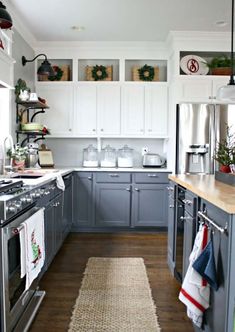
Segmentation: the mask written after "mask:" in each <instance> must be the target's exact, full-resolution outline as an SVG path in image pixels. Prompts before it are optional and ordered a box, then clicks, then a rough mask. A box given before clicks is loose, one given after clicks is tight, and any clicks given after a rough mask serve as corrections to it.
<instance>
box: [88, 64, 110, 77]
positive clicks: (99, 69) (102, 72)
mask: <svg viewBox="0 0 235 332" xmlns="http://www.w3.org/2000/svg"><path fill="white" fill-rule="evenodd" d="M91 75H92V78H94V80H95V81H102V80H104V79H105V78H107V77H108V73H107V68H106V67H105V66H103V65H96V66H94V67H93V68H92V71H91Z"/></svg>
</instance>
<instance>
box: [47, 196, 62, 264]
mask: <svg viewBox="0 0 235 332" xmlns="http://www.w3.org/2000/svg"><path fill="white" fill-rule="evenodd" d="M62 204H63V195H62V194H59V195H58V196H56V197H55V198H54V199H53V200H51V201H50V202H49V204H48V205H47V207H46V208H45V215H44V216H45V259H46V261H45V267H46V269H47V268H48V267H49V265H50V263H51V262H52V260H53V258H54V256H55V255H56V253H57V252H58V250H59V248H60V247H61V245H62V218H63V216H62Z"/></svg>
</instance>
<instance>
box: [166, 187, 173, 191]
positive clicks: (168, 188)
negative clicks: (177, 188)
mask: <svg viewBox="0 0 235 332" xmlns="http://www.w3.org/2000/svg"><path fill="white" fill-rule="evenodd" d="M166 189H167V190H168V191H174V188H173V187H166Z"/></svg>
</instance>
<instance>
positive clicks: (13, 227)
mask: <svg viewBox="0 0 235 332" xmlns="http://www.w3.org/2000/svg"><path fill="white" fill-rule="evenodd" d="M41 209H43V210H44V208H41V207H36V206H34V207H33V208H31V209H30V210H27V211H26V212H25V213H23V214H22V215H20V216H19V217H18V218H16V219H15V220H13V221H12V222H10V223H9V224H8V225H6V226H5V227H3V230H4V233H5V236H7V239H8V240H9V239H11V238H12V237H14V236H16V235H18V234H19V232H20V231H21V229H22V228H23V225H22V223H23V222H24V221H25V220H26V219H28V218H30V217H32V216H33V215H34V214H35V213H36V212H38V211H39V210H41Z"/></svg>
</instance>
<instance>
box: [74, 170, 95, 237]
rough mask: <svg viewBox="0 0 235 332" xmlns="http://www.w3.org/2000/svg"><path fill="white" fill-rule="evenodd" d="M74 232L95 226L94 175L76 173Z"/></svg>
mask: <svg viewBox="0 0 235 332" xmlns="http://www.w3.org/2000/svg"><path fill="white" fill-rule="evenodd" d="M73 205H74V206H73V230H75V231H76V229H79V228H81V227H91V226H93V224H94V222H93V220H94V218H93V211H94V204H93V174H92V173H89V172H75V173H74V198H73Z"/></svg>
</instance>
